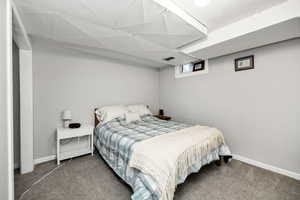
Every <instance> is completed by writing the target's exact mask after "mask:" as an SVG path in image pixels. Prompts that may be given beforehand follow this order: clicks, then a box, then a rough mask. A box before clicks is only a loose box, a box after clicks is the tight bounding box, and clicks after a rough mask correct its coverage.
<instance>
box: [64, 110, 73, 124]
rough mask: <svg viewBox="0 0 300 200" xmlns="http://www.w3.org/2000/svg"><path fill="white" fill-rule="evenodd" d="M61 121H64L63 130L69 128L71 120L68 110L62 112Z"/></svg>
mask: <svg viewBox="0 0 300 200" xmlns="http://www.w3.org/2000/svg"><path fill="white" fill-rule="evenodd" d="M62 120H63V121H64V128H69V123H70V121H71V120H72V113H71V111H70V110H64V111H63V113H62Z"/></svg>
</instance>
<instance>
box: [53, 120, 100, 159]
mask: <svg viewBox="0 0 300 200" xmlns="http://www.w3.org/2000/svg"><path fill="white" fill-rule="evenodd" d="M56 131H57V132H56V133H57V137H56V148H57V149H56V159H57V164H58V165H59V164H60V161H61V160H64V159H67V158H73V157H76V156H80V155H84V154H89V153H91V154H92V155H93V150H94V143H93V133H94V127H93V126H91V125H82V127H80V128H74V129H71V128H57V129H56ZM82 136H89V146H88V147H87V148H78V149H74V150H72V151H67V152H60V142H61V140H64V139H70V138H76V137H77V138H79V137H82Z"/></svg>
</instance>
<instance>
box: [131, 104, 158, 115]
mask: <svg viewBox="0 0 300 200" xmlns="http://www.w3.org/2000/svg"><path fill="white" fill-rule="evenodd" d="M127 108H128V110H129V111H131V112H135V113H138V114H139V115H140V116H143V115H152V113H151V112H150V110H149V109H148V108H147V106H145V105H128V106H127Z"/></svg>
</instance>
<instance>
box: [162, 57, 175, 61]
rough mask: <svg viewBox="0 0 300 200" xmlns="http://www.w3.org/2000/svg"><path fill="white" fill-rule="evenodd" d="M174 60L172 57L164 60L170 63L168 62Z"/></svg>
mask: <svg viewBox="0 0 300 200" xmlns="http://www.w3.org/2000/svg"><path fill="white" fill-rule="evenodd" d="M174 59H175V58H174V57H167V58H164V60H165V61H170V60H174Z"/></svg>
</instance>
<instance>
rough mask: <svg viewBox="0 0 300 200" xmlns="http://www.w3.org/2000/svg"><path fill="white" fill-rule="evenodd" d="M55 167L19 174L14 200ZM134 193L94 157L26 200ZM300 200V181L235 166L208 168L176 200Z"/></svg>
mask: <svg viewBox="0 0 300 200" xmlns="http://www.w3.org/2000/svg"><path fill="white" fill-rule="evenodd" d="M55 167H56V163H55V162H54V161H51V162H48V163H44V164H40V165H38V166H36V168H35V171H34V172H33V173H30V174H26V175H19V174H18V172H16V174H15V193H16V195H15V196H16V199H19V197H20V195H21V194H22V193H23V192H24V191H25V190H26V189H28V188H29V187H30V186H31V185H32V184H33V183H34V182H35V181H36V180H38V179H39V178H40V177H42V176H43V175H44V174H46V173H48V172H50V171H51V170H52V169H54V168H55ZM131 194H132V191H131V189H130V187H129V186H127V185H126V184H124V183H123V182H121V181H120V180H119V179H118V178H117V177H116V176H115V175H114V173H113V172H112V171H111V169H109V168H108V167H107V165H106V164H105V163H104V161H103V160H102V159H101V158H100V157H99V155H95V156H83V157H79V158H75V159H73V160H70V161H65V162H63V163H62V166H61V167H60V168H58V169H57V170H56V171H54V172H53V173H52V174H51V175H50V176H48V177H46V178H45V179H43V180H42V181H40V182H39V183H37V184H36V185H34V186H33V188H32V190H30V191H28V192H27V193H26V194H25V195H24V196H23V198H22V199H23V200H129V199H130V196H131ZM221 199H222V200H250V199H251V200H252V199H253V200H254V199H255V200H257V199H258V200H260V199H261V200H300V181H297V180H294V179H291V178H288V177H285V176H282V175H279V174H275V173H272V172H269V171H266V170H263V169H260V168H257V167H253V166H250V165H247V164H244V163H242V162H239V161H236V160H233V161H232V162H231V163H229V164H227V165H225V164H222V166H221V167H217V166H216V165H215V164H210V165H208V166H205V167H203V168H202V169H201V170H200V172H199V173H197V174H192V175H190V176H189V177H188V178H187V180H186V182H185V183H184V184H181V185H179V186H178V188H177V190H176V193H175V200H221Z"/></svg>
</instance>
